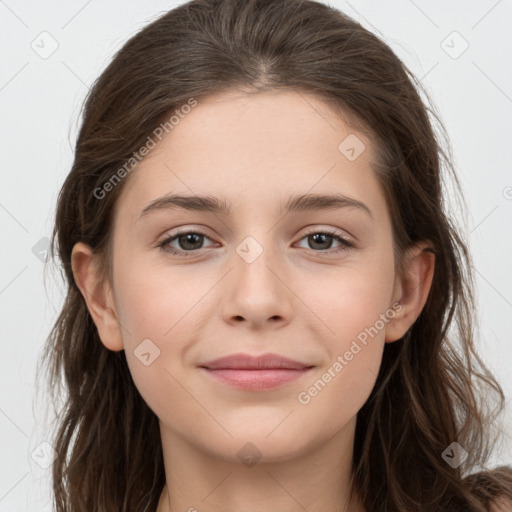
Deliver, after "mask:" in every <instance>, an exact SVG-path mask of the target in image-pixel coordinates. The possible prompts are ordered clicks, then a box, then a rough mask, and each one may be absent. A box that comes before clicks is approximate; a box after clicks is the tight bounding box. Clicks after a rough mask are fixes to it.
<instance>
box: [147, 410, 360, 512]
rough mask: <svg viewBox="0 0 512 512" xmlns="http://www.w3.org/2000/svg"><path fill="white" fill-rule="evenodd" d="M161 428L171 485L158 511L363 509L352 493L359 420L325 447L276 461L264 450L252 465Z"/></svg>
mask: <svg viewBox="0 0 512 512" xmlns="http://www.w3.org/2000/svg"><path fill="white" fill-rule="evenodd" d="M160 428H161V433H162V447H163V450H164V464H165V472H166V480H167V484H166V485H165V487H164V489H163V492H162V494H161V496H160V501H159V504H158V508H157V512H171V511H172V512H181V511H190V512H196V511H199V512H203V511H208V512H221V511H222V512H225V511H227V510H229V511H239V510H244V511H246V512H257V511H261V510H279V511H280V512H304V510H307V511H308V512H328V511H329V512H364V508H363V506H362V504H361V502H360V500H359V497H358V496H357V495H356V494H354V496H350V482H351V474H352V472H351V465H352V451H353V440H354V429H355V418H354V421H353V422H351V423H350V424H347V425H346V426H345V427H344V429H342V430H341V431H339V432H337V433H336V434H335V435H334V436H332V437H331V438H330V439H328V440H327V441H326V442H325V443H323V444H322V445H320V446H314V447H311V448H310V449H309V451H307V452H304V453H301V454H294V455H295V456H293V457H292V456H290V457H289V458H286V459H284V458H281V460H277V461H272V460H271V458H270V457H265V454H262V458H261V459H260V460H259V461H258V462H257V463H256V464H254V465H252V466H246V465H244V464H242V463H241V462H240V460H238V458H237V457H236V456H235V457H234V458H233V459H232V458H228V457H223V458H220V457H219V456H216V455H215V454H212V453H211V452H206V451H202V450H200V449H198V447H197V446H195V445H191V444H189V443H188V442H186V441H185V440H184V439H183V438H181V437H179V436H177V435H176V434H175V433H174V432H170V431H168V430H166V429H165V427H164V426H163V425H162V424H161V425H160ZM238 444H239V445H240V447H238V449H235V450H234V452H235V453H236V452H238V450H239V449H240V448H241V447H242V446H243V445H244V444H245V443H238ZM237 446H238V445H237ZM248 450H249V451H250V449H248Z"/></svg>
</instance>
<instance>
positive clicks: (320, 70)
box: [41, 0, 512, 512]
mask: <svg viewBox="0 0 512 512" xmlns="http://www.w3.org/2000/svg"><path fill="white" fill-rule="evenodd" d="M231 88H245V89H251V90H254V91H255V92H258V91H264V90H269V89H277V88H281V89H289V90H294V91H296V92H300V93H301V94H302V93H306V94H308V93H309V94H314V95H316V96H317V97H319V98H321V99H322V100H323V101H325V102H326V103H327V104H328V105H329V106H331V107H332V109H333V110H334V111H336V112H338V113H339V115H341V116H344V119H349V120H350V122H351V126H352V127H355V128H357V129H360V130H364V132H365V133H366V134H368V136H369V137H370V138H371V140H372V141H373V143H374V144H375V147H376V148H377V154H378V156H379V160H378V162H376V165H375V171H376V175H377V176H378V178H379V180H380V182H381V184H382V187H383V190H384V191H385V194H386V199H387V203H388V206H389V209H390V212H391V215H392V222H393V239H394V244H395V255H396V261H397V268H398V269H399V268H400V261H401V260H400V258H401V256H402V255H403V254H404V251H405V250H406V249H407V248H408V247H409V246H411V244H413V243H415V242H417V241H420V240H429V241H431V242H432V244H433V250H434V252H435V258H436V259H435V272H434V278H433V283H432V287H431V290H430V294H429V296H428V300H427V302H426V305H425V307H424V309H423V311H422V312H421V314H420V316H419V317H418V319H417V320H416V322H415V323H414V324H413V326H412V327H411V328H410V329H409V331H408V332H407V334H406V335H405V336H404V337H403V339H401V340H399V341H397V342H395V343H389V344H386V346H385V349H384V354H383V361H382V365H381V369H380V373H379V375H378V378H377V382H376V384H375V387H374V389H373V391H372V393H371V395H370V397H369V399H368V400H367V402H366V403H365V404H364V406H363V407H362V409H361V410H360V411H359V413H358V418H357V427H356V436H355V445H354V459H353V460H354V462H353V475H354V487H353V490H355V489H357V492H358V493H359V494H360V496H361V499H362V501H363V503H364V505H365V507H366V509H367V510H368V511H372V512H379V511H382V512H384V511H386V512H389V511H404V510H407V511H408V512H414V511H440V510H442V511H468V510H472V511H482V512H483V511H485V510H487V509H488V506H489V503H490V502H491V501H492V500H493V498H494V497H495V496H499V495H502V496H507V497H508V498H511V499H512V469H511V468H510V467H508V466H507V467H502V468H497V469H494V470H488V469H487V468H486V466H485V464H486V461H487V460H488V457H489V455H490V453H491V449H492V446H491V443H490V438H491V436H490V432H491V429H492V428H493V422H494V419H495V417H496V416H497V414H494V412H493V411H491V410H488V409H486V408H485V407H484V403H485V404H487V403H490V399H491V393H492V397H494V398H496V399H497V406H498V407H497V409H498V412H499V411H501V409H502V408H503V407H504V401H505V400H504V394H503V391H502V388H501V387H500V385H499V384H498V382H497V381H496V380H495V378H494V377H493V375H492V374H491V373H490V372H489V370H488V369H487V368H486V367H485V365H484V364H483V362H482V360H481V359H480V358H479V356H478V354H477V352H476V349H475V345H474V341H473V340H474V337H475V325H474V308H475V304H474V298H473V292H472V289H473V275H472V267H471V259H470V255H469V254H468V249H467V245H466V242H465V241H464V237H463V235H462V231H461V229H460V228H458V227H457V224H456V223H455V220H454V216H452V215H450V212H449V210H448V207H449V204H448V201H447V194H446V185H447V183H448V179H451V180H452V184H453V185H454V186H455V188H456V190H459V192H460V185H459V183H458V180H457V177H456V175H455V172H454V169H453V165H452V163H451V162H452V157H451V150H450V145H449V142H448V138H447V137H446V133H445V130H444V128H443V126H442V123H441V122H440V120H439V117H438V115H437V114H436V113H435V109H434V108H433V107H432V106H426V105H427V102H426V99H427V98H428V94H427V93H426V92H425V91H424V90H423V88H422V86H421V83H420V82H419V81H418V80H417V79H416V78H415V77H414V75H413V74H412V73H411V72H410V71H409V70H408V69H407V67H406V66H404V64H403V63H402V62H401V61H400V60H399V59H398V58H397V56H396V55H395V54H394V53H393V52H392V51H391V49H390V48H389V47H388V46H387V45H386V44H385V43H384V42H382V41H381V40H380V39H379V38H377V37H376V36H375V35H373V34H372V33H371V32H369V31H367V30H366V29H364V28H363V27H362V26H361V25H360V24H359V23H357V22H356V21H354V20H352V19H351V18H349V17H348V16H346V15H344V14H343V13H341V12H339V11H338V10H336V9H334V8H332V7H329V6H327V5H325V4H321V3H318V2H315V1H312V0H284V1H275V0H193V1H190V2H188V3H186V4H183V5H181V6H179V7H177V8H175V9H173V10H171V11H169V12H168V13H166V14H164V15H163V16H161V17H160V18H159V19H157V20H156V21H153V22H152V23H150V24H149V25H148V26H146V27H145V28H144V29H143V30H141V31H140V32H139V33H138V34H136V35H135V36H133V37H132V38H131V39H130V40H129V41H128V42H127V43H126V44H125V45H124V46H123V47H122V48H121V49H120V50H119V51H118V52H117V54H116V55H115V56H114V58H113V60H112V62H111V63H110V64H109V66H108V67H107V68H106V69H105V71H104V72H103V73H102V74H101V76H100V77H99V78H98V80H97V81H96V82H95V84H94V85H93V87H92V88H91V89H90V91H89V93H88V96H87V98H86V101H85V103H84V108H83V118H82V124H81V127H80V131H79V134H78V140H77V143H76V150H75V157H74V162H73V166H72V168H71V171H70V173H69V175H68V176H67V178H66V180H65V182H64V184H63V186H62V189H61V191H60V195H59V197H58V205H57V211H56V220H55V228H54V231H53V235H52V252H51V254H52V256H53V257H54V258H55V256H56V255H57V256H58V258H59V261H60V263H59V265H60V266H61V268H62V270H63V272H64V279H65V282H66V286H67V295H66V297H65V302H64V305H63V307H62V311H61V312H60V315H59V316H58V319H57V321H56V323H55V325H54V327H53V329H52V331H51V333H50V335H49V337H48V340H47V345H46V347H45V351H44V353H43V357H42V358H41V364H42V365H45V367H46V368H47V370H48V382H49V384H50V389H51V390H52V394H53V396H54V398H55V399H57V398H58V397H59V396H61V395H62V396H63V397H64V402H63V406H62V408H61V411H60V416H59V419H58V425H57V429H56V430H57V431H56V433H55V440H54V448H55V450H56V452H57V458H56V460H55V462H54V464H53V492H54V495H55V505H56V510H57V511H58V512H78V511H87V512H91V511H94V512H115V511H119V512H121V511H122V512H134V511H153V510H154V509H156V507H157V503H158V499H159V496H160V493H161V491H162V489H163V486H164V484H165V474H164V465H163V456H162V448H161V440H160V431H159V426H158V419H157V417H156V416H155V414H154V413H153V412H152V411H151V410H150V408H149V407H148V406H147V404H146V403H145V402H144V400H143V399H142V398H141V396H140V394H139V392H138V390H137V388H136V387H135V385H134V382H133V380H132V378H131V375H130V372H129V370H128V366H127V363H126V358H125V355H124V351H119V352H113V351H110V350H108V349H107V348H105V346H104V345H103V344H102V343H101V341H100V339H99V336H98V332H97V329H96V327H95V324H94V322H93V320H92V318H91V316H90V314H89V312H88V310H87V307H86V303H85V301H84V299H83V296H82V295H81V293H80V291H79V289H78V287H77V285H76V284H75V281H74V278H73V272H72V268H71V261H70V256H71V251H72V248H73V246H74V244H75V243H77V242H79V241H82V242H85V243H86V244H88V245H90V246H91V247H92V248H93V249H94V251H95V253H97V254H98V255H100V256H101V257H102V261H103V266H102V272H103V276H104V277H105V278H108V277H109V276H111V268H110V264H111V252H110V241H111V238H112V219H113V211H114V208H115V204H116V201H117V199H118V197H119V195H120V194H121V192H122V190H123V187H124V186H125V184H126V182H127V181H128V180H129V179H130V176H129V175H127V176H124V174H129V172H125V173H122V177H123V179H119V180H117V181H115V182H114V181H112V178H113V176H114V175H115V174H116V173H117V177H118V178H119V176H120V173H119V169H120V168H122V167H123V166H124V165H125V164H126V162H127V161H129V160H130V158H133V155H134V153H135V152H137V150H139V148H141V147H142V146H143V145H144V144H146V143H147V141H148V137H150V136H152V134H154V131H155V129H156V128H157V127H158V126H159V124H160V123H161V122H162V119H165V118H166V117H169V116H170V115H171V114H172V113H173V112H174V111H175V110H176V109H179V108H180V107H181V106H182V105H185V104H187V103H188V101H189V100H190V98H194V99H195V100H196V101H198V102H200V101H201V99H202V98H206V97H207V96H209V95H212V94H215V93H218V92H222V91H226V90H228V89H231ZM420 92H423V94H424V96H425V98H426V99H425V100H423V99H422V98H421V97H420ZM428 103H430V102H428ZM153 136H154V135H153ZM125 169H126V168H125ZM109 180H111V181H110V183H112V184H113V185H112V187H110V188H109V192H108V193H107V194H104V197H102V198H101V199H98V190H99V189H101V188H102V187H104V184H105V183H106V182H107V181H109ZM102 190H104V189H102ZM95 191H96V193H95ZM459 197H462V196H461V195H460V194H459ZM461 204H462V205H463V203H461ZM459 206H460V205H459ZM484 390H487V393H486V394H484V393H483V391H484ZM479 391H482V394H481V395H480V394H479ZM482 397H484V400H481V398H482ZM455 442H456V443H458V445H459V446H460V447H462V449H464V450H465V451H466V452H467V454H468V455H467V458H466V459H465V460H464V461H463V462H462V463H461V464H456V465H455V464H453V466H455V467H452V464H449V463H447V461H446V457H443V453H444V452H445V450H447V449H448V450H450V446H452V448H451V449H452V450H453V445H452V443H455ZM456 448H457V449H458V446H456ZM478 467H479V468H480V469H481V471H478V472H476V471H475V468H478Z"/></svg>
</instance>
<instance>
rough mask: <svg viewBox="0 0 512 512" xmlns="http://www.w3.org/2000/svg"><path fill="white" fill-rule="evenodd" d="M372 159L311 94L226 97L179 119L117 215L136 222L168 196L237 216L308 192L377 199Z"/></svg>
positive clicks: (366, 143) (366, 144)
mask: <svg viewBox="0 0 512 512" xmlns="http://www.w3.org/2000/svg"><path fill="white" fill-rule="evenodd" d="M347 150H348V152H347ZM354 156H355V158H354ZM373 161H374V148H373V146H372V143H371V142H370V140H369V139H368V137H366V136H365V135H363V134H361V133H360V132H356V131H354V130H353V129H351V128H350V127H349V126H348V125H347V124H346V123H345V122H344V121H343V120H342V119H341V118H340V117H339V116H338V115H336V114H335V113H334V112H333V111H332V110H331V109H329V107H328V106H327V105H326V104H325V103H324V102H322V101H321V100H320V99H319V98H318V97H316V96H314V95H310V94H306V93H303V92H295V91H289V90H288V91H286V92H284V91H268V92H263V93H253V94H248V93H245V92H242V91H229V92H224V93H221V94H217V95H213V96H210V97H208V98H206V99H202V100H201V101H198V102H197V105H196V106H195V107H193V108H191V110H190V111H189V113H187V114H186V115H182V116H180V119H179V122H178V123H177V124H175V125H174V127H173V128H172V131H170V132H169V134H168V135H166V136H165V137H164V138H163V139H162V141H161V142H159V143H158V145H157V147H156V148H155V149H153V150H151V151H150V152H149V154H148V155H147V156H146V157H144V159H143V161H142V162H141V163H140V164H139V166H138V168H137V170H136V171H134V172H133V174H132V175H131V176H130V177H129V180H128V183H126V186H125V190H123V193H122V194H121V197H120V198H119V204H118V208H117V210H118V213H119V211H120V210H122V211H123V215H124V216H126V217H129V218H131V219H132V221H135V217H136V216H137V215H138V214H140V212H141V210H142V209H143V208H144V207H145V206H146V204H147V203H149V202H150V201H151V200H154V199H155V198H157V197H160V196H162V195H164V194H166V193H170V192H175V193H178V192H179V193H186V194H187V195H193V194H199V195H204V194H209V195H212V196H216V197H219V198H226V199H228V200H229V203H230V204H233V205H234V207H235V211H237V210H240V209H243V208H244V207H251V205H254V204H256V203H258V206H259V207H261V206H262V204H263V203H264V202H265V201H266V200H268V204H275V205H276V211H277V208H278V207H279V206H280V205H281V203H282V202H283V201H284V200H285V199H286V198H287V197H288V196H289V195H292V194H297V193H304V194H305V193H308V192H311V193H328V192H333V191H336V192H340V193H343V194H345V195H348V196H353V197H356V198H357V196H359V198H361V195H363V196H365V197H366V198H367V199H368V200H369V201H372V200H373V201H375V200H376V201H379V200H382V197H378V196H380V195H381V194H380V191H379V186H378V183H377V181H376V178H375V176H374V172H373V170H372V168H371V163H372V162H373ZM334 189H336V190H334ZM372 195H376V196H377V197H373V198H372V197H371V196H372ZM368 196H370V197H368ZM365 202H366V201H365Z"/></svg>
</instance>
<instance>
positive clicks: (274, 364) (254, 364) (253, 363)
mask: <svg viewBox="0 0 512 512" xmlns="http://www.w3.org/2000/svg"><path fill="white" fill-rule="evenodd" d="M199 366H200V367H201V368H208V369H209V370H223V369H230V370H231V369H237V370H266V369H272V370H276V369H285V370H304V369H305V368H311V367H312V366H313V365H311V364H306V363H301V362H300V361H294V360H293V359H288V358H287V357H283V356H280V355H277V354H263V355H261V356H251V355H249V354H232V355H229V356H226V357H221V358H220V359H215V360H214V361H208V362H206V363H202V364H201V365H199Z"/></svg>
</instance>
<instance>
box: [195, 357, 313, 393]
mask: <svg viewBox="0 0 512 512" xmlns="http://www.w3.org/2000/svg"><path fill="white" fill-rule="evenodd" d="M313 366H314V365H310V364H307V363H302V362H300V361H295V360H293V359H289V358H287V357H283V356H279V355H277V354H263V355H261V356H256V357H255V356H251V355H249V354H232V355H230V356H227V357H221V358H220V359H215V360H214V361H208V362H206V363H203V364H201V365H199V368H201V370H202V371H203V372H204V373H206V374H207V375H209V376H210V377H212V378H214V379H215V380H216V381H218V382H221V383H223V384H226V385H229V386H233V387H237V388H240V389H244V390H251V391H263V390H267V389H273V388H276V387H279V386H282V385H284V384H287V383H289V382H292V381H294V380H297V379H299V378H300V377H302V376H303V375H305V374H306V373H308V372H309V371H310V370H311V369H312V368H313Z"/></svg>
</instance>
